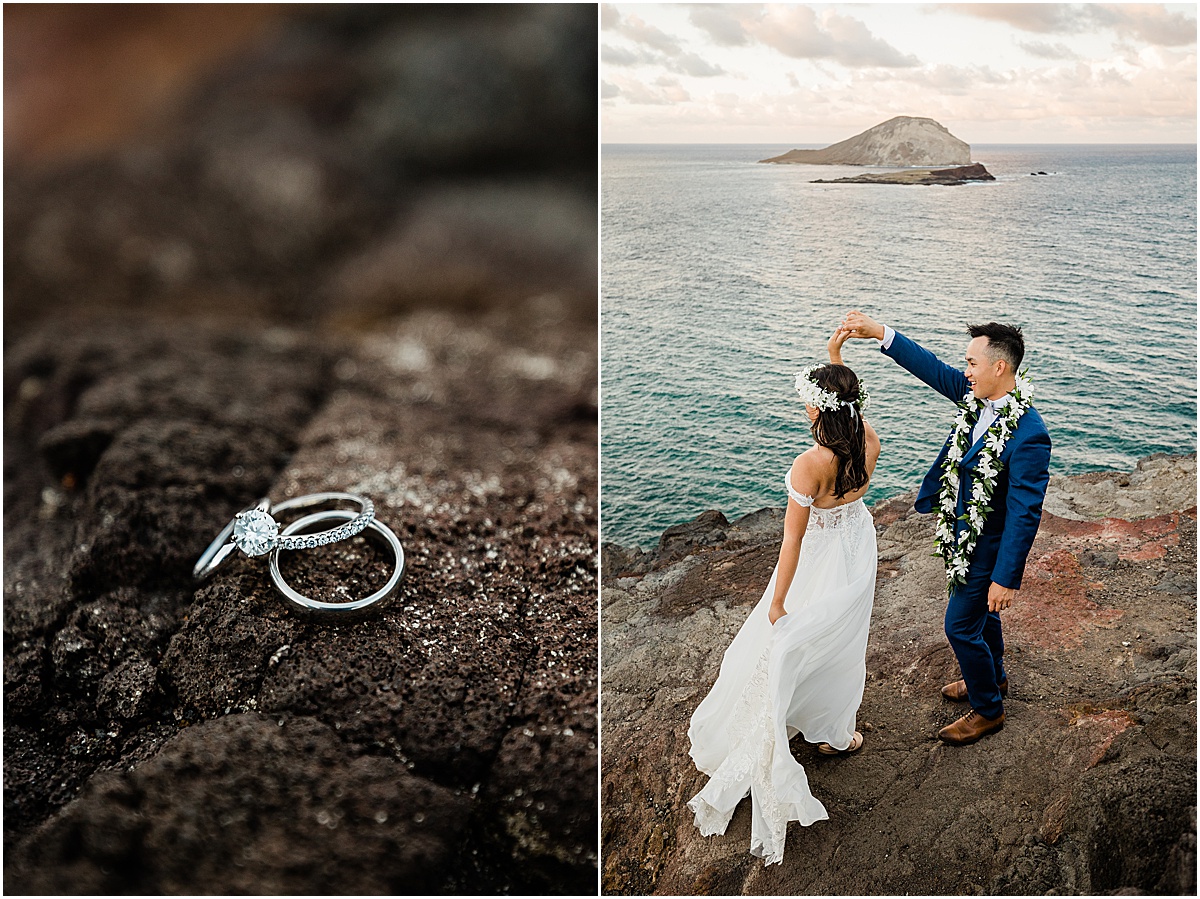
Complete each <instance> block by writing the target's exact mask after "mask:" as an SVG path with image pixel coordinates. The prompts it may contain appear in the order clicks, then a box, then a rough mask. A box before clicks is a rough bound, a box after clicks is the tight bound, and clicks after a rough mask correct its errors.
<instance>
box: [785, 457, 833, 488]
mask: <svg viewBox="0 0 1200 899" xmlns="http://www.w3.org/2000/svg"><path fill="white" fill-rule="evenodd" d="M831 465H832V466H833V467H834V470H835V471H836V469H837V456H835V455H834V454H833V450H831V449H829V448H828V447H825V446H812V447H809V448H808V449H806V450H805V451H804V452H802V453H801V454H800V455H798V456H797V457H796V459H795V461H793V462H792V467H791V470H790V471H789V472H788V475H789V477H790V479H791V483H792V486H793V487H794V488H795V489H796V490H799V491H800V492H801V493H804V492H805V487H809V488H811V489H812V490H818V489H820V485H821V483H822V482H823V481H824V480H825V479H826V475H827V474H828V471H829V467H830V466H831Z"/></svg>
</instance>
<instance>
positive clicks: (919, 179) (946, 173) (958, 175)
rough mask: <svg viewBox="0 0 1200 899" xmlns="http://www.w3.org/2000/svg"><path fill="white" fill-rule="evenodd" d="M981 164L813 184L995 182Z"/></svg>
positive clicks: (824, 180)
mask: <svg viewBox="0 0 1200 899" xmlns="http://www.w3.org/2000/svg"><path fill="white" fill-rule="evenodd" d="M995 180H996V179H995V177H993V175H992V173H991V172H989V171H988V170H987V169H985V168H984V167H983V165H982V164H981V163H978V162H976V163H974V164H973V165H961V166H956V167H955V168H952V169H904V170H903V171H900V172H867V173H866V174H862V175H852V176H850V177H849V178H829V179H825V178H818V179H816V180H815V181H812V182H810V183H812V184H944V185H946V186H952V185H955V184H967V183H968V182H970V181H995Z"/></svg>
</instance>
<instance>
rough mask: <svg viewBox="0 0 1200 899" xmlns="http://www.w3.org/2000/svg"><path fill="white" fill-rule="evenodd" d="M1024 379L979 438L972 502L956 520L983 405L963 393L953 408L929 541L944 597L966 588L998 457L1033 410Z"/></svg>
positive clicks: (1030, 389) (1018, 381)
mask: <svg viewBox="0 0 1200 899" xmlns="http://www.w3.org/2000/svg"><path fill="white" fill-rule="evenodd" d="M1028 375H1029V369H1023V370H1022V371H1021V372H1020V374H1018V375H1017V378H1016V386H1015V387H1014V388H1013V389H1012V390H1011V391H1009V394H1008V396H1009V397H1011V400H1010V402H1009V403H1008V404H1007V405H1005V407H1004V408H1003V409H1002V410H1001V411H1000V414H999V415H997V416H996V420H995V421H994V422H992V425H991V427H989V428H988V429H987V433H986V434H985V435H984V436H983V446H982V447H981V448H980V450H979V461H978V462H977V463H976V465H975V468H974V471H973V472H972V477H971V481H972V486H971V496H970V497H969V498H968V499H967V502H966V507H965V511H964V512H963V514H962V515H960V516H957V517H956V516H955V514H954V513H955V510H956V509H957V506H958V488H959V481H960V471H959V469H960V464H961V462H962V460H963V457H964V456H966V454H967V451H968V450H969V449H970V448H971V446H972V444H973V443H974V441H973V440H972V439H971V432H972V431H973V430H974V428H975V422H977V421H979V413H980V412H981V411H982V410H983V407H984V404H985V402H986V401H985V400H981V399H978V398H977V397H976V396H975V395H974V394H972V393H971V392H969V391H968V392H967V393H966V395H965V396H963V398H962V402H960V403H959V404H958V409H959V411H958V418H957V419H956V420H955V422H954V430H953V431H952V432H951V434H950V437H949V438H948V439H947V443H948V445H949V450H948V451H947V452H946V460H945V461H944V462H943V463H942V477H941V483H942V486H941V490H940V491H939V492H938V513H937V515H938V518H937V524H936V527H935V529H934V537H933V543H934V546H935V547H936V555H939V556H941V557H942V561H943V562H945V564H946V589H947V591H953V590H954V588H955V587H956V586H958V585H961V584H965V583H966V582H967V571H968V570H969V569H970V567H971V554H972V553H973V552H974V551H975V544H976V543H977V542H978V540H979V535H980V534H981V533H983V525H984V522H986V521H987V516H988V513H989V512H991V511H992V507H991V506H990V505H989V503H990V502H991V498H992V493H993V491H995V489H996V479H997V478H998V477H999V476H1000V472H1001V470H1003V468H1004V465H1003V464H1002V463H1001V462H1000V454H1001V453H1002V452H1004V446H1005V444H1006V443H1008V438H1009V437H1011V436H1012V435H1013V432H1014V431H1016V429H1017V422H1018V421H1020V419H1021V416H1022V415H1024V414H1025V412H1026V410H1028V409H1029V407H1030V406H1032V405H1033V385H1032V384H1031V383H1030V381H1029V376H1028ZM958 520H962V521H965V522H966V523H967V526H966V528H964V529H963V531H962V533H960V534H959V535H958V540H957V541H955V539H954V525H955V522H956V521H958Z"/></svg>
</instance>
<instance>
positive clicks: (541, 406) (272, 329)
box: [4, 5, 597, 894]
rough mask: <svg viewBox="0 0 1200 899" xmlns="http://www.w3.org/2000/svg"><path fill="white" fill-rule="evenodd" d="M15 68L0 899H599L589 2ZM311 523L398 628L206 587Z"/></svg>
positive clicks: (58, 27) (14, 42)
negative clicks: (383, 530) (121, 897)
mask: <svg viewBox="0 0 1200 899" xmlns="http://www.w3.org/2000/svg"><path fill="white" fill-rule="evenodd" d="M4 37H5V41H4V76H5V77H4V101H5V102H4V117H5V135H4V140H5V166H4V187H5V198H4V224H5V231H4V238H5V239H4V325H5V329H4V375H5V377H4V416H5V418H4V451H5V454H4V465H5V472H4V473H5V494H4V499H5V506H4V528H5V530H4V550H5V555H4V566H5V572H4V574H5V577H4V661H5V676H4V686H5V705H4V773H5V793H4V848H5V856H4V885H5V890H6V891H7V892H10V893H168V894H171V893H264V894H267V893H310V894H322V893H324V894H331V893H334V894H337V893H342V894H350V893H354V894H366V893H439V892H469V893H496V892H537V893H564V892H565V893H590V892H594V890H595V888H596V854H597V853H596V830H597V822H596V765H597V753H596V736H597V734H596V716H595V712H596V641H597V628H596V547H597V530H596V488H597V479H596V463H597V451H596V441H597V430H596V400H597V395H596V279H597V272H596V238H597V235H596V171H597V160H596V147H597V135H596V83H595V81H596V67H595V43H596V11H595V8H594V7H590V6H587V5H579V6H570V5H562V6H559V5H537V6H532V5H531V6H481V7H473V6H453V7H450V6H412V5H373V6H204V5H178V6H176V5H171V6H165V5H164V6H154V5H149V6H145V5H136V6H135V5H130V6H87V5H83V6H80V5H64V6H43V5H7V6H5V8H4ZM317 490H342V491H351V492H359V493H364V494H366V495H369V496H371V497H372V498H373V499H374V500H375V502H376V505H377V508H378V510H379V517H380V519H381V520H382V521H384V522H385V523H386V524H388V525H390V526H391V527H392V529H393V530H395V531H396V533H397V534H398V536H399V537H400V539H401V540H402V542H403V543H404V545H405V549H406V551H407V552H408V557H409V568H408V573H407V575H406V577H405V580H404V582H403V584H402V585H401V588H400V594H399V596H398V597H397V599H396V601H395V603H394V604H393V605H392V606H391V607H390V608H389V609H387V610H386V611H384V612H383V613H382V614H379V615H376V616H375V617H372V618H369V619H367V620H365V621H362V622H358V623H353V624H349V623H341V622H337V621H335V622H326V623H319V622H317V623H314V622H311V621H304V620H301V619H299V618H297V617H296V616H294V615H293V614H292V613H291V612H290V611H288V609H287V608H285V607H284V605H283V603H282V601H281V600H280V598H279V597H278V596H277V595H276V594H275V592H274V590H273V588H272V587H271V585H270V582H269V578H268V576H267V574H266V560H265V559H246V558H245V557H242V556H241V555H240V554H239V555H237V556H235V557H233V558H231V559H230V560H228V561H227V562H226V563H225V564H224V565H223V566H222V567H221V568H220V569H219V570H218V572H217V574H216V575H215V576H214V577H213V578H211V579H210V580H209V581H207V582H205V583H203V584H200V585H197V584H195V583H193V581H192V579H191V570H192V565H193V563H194V562H195V560H196V558H197V557H198V555H199V554H200V552H201V551H202V550H203V549H204V547H205V546H206V545H207V544H208V542H209V540H211V539H212V537H213V536H215V534H216V532H217V531H218V530H219V529H220V528H221V526H222V525H223V524H224V523H225V522H227V521H228V520H229V518H230V516H231V515H232V514H233V513H234V512H236V511H237V510H239V509H241V508H244V507H246V506H247V505H250V504H252V503H254V502H255V501H256V500H257V499H258V498H259V497H260V496H264V495H269V496H270V497H271V498H272V499H275V500H280V499H283V498H286V497H289V496H294V495H298V494H301V493H309V492H312V491H317ZM291 560H292V562H291V564H290V565H289V566H288V568H287V575H288V577H289V578H290V579H291V582H292V583H293V584H294V585H295V586H297V587H298V588H299V589H301V590H302V591H308V592H314V593H315V592H317V591H318V590H320V589H326V588H328V587H330V586H331V585H330V580H331V574H330V573H331V572H337V573H344V576H345V578H346V581H347V583H343V584H340V585H337V586H340V587H344V588H346V589H347V590H348V592H349V593H351V594H358V593H360V592H362V591H364V590H367V589H369V585H370V584H371V583H373V582H376V581H377V580H378V579H379V578H380V577H381V576H382V572H383V570H384V568H385V567H386V563H387V560H386V559H385V558H383V557H382V556H381V554H379V553H378V552H377V551H376V550H374V549H373V548H372V547H371V545H370V544H367V543H365V542H364V541H362V540H361V538H357V539H355V540H353V541H347V542H346V543H343V544H335V545H333V546H330V547H326V548H324V549H323V550H318V551H313V552H310V553H302V554H295V555H294V556H292V557H291ZM356 572H357V574H356Z"/></svg>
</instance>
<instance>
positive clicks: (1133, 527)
mask: <svg viewBox="0 0 1200 899" xmlns="http://www.w3.org/2000/svg"><path fill="white" fill-rule="evenodd" d="M1195 478H1196V457H1195V455H1194V454H1193V455H1187V456H1168V455H1162V454H1156V455H1154V456H1150V457H1148V458H1146V459H1143V460H1141V461H1140V462H1139V463H1138V465H1137V467H1136V468H1135V469H1134V470H1133V471H1128V472H1118V471H1106V472H1092V473H1088V474H1083V475H1075V476H1070V477H1061V476H1056V477H1054V478H1052V479H1051V485H1050V490H1049V492H1048V494H1047V501H1046V504H1045V509H1044V513H1043V523H1042V528H1041V530H1040V532H1039V535H1038V538H1037V540H1036V542H1035V544H1034V548H1033V552H1032V553H1031V555H1030V559H1029V563H1028V566H1027V569H1026V575H1025V579H1024V583H1023V585H1022V590H1021V592H1020V594H1019V596H1018V602H1017V604H1016V605H1015V606H1014V608H1013V609H1012V610H1011V611H1009V612H1006V613H1004V614H1005V636H1006V638H1007V640H1008V651H1007V655H1006V661H1007V663H1008V667H1009V674H1010V680H1011V683H1012V691H1011V692H1010V694H1009V699H1008V701H1007V704H1006V705H1007V708H1006V711H1007V713H1008V719H1009V720H1008V721H1007V723H1006V725H1005V727H1004V729H1003V730H1002V731H1000V732H999V733H997V734H995V735H993V736H991V737H989V738H988V739H986V740H984V741H982V742H980V743H979V744H976V745H975V746H973V747H948V746H945V745H943V744H941V743H940V742H939V741H938V740H937V739H936V733H937V730H938V728H939V727H941V726H943V725H945V724H947V723H949V722H950V721H952V720H953V719H954V718H955V717H957V716H958V715H959V714H961V712H962V709H961V708H960V707H959V706H958V705H956V704H953V703H950V702H948V701H946V700H944V699H942V697H941V696H940V694H939V688H940V686H941V685H942V684H943V683H946V682H947V681H949V680H953V679H955V678H957V677H958V672H957V665H956V663H955V661H954V657H953V654H952V652H951V651H950V648H949V646H948V644H947V642H946V639H945V636H944V634H943V632H942V614H943V611H944V608H945V604H944V599H943V596H944V592H943V591H944V587H943V575H942V571H941V567H940V563H939V561H938V560H937V559H936V558H934V557H933V555H932V551H931V545H932V518H931V516H926V515H919V514H917V513H916V512H915V511H914V510H913V509H912V498H913V495H914V494H911V493H910V494H907V495H905V496H899V497H893V498H890V499H888V500H884V501H881V502H880V503H877V504H876V505H875V506H874V508H873V510H872V511H873V514H874V516H875V523H876V530H877V533H878V537H879V554H880V564H879V576H878V582H877V587H876V596H875V610H874V613H873V615H872V629H871V637H870V642H869V644H868V649H867V659H866V662H867V685H866V690H865V693H864V698H863V705H862V707H861V709H860V712H859V727H860V730H862V731H863V732H864V734H865V735H866V740H867V742H866V746H865V748H864V750H863V751H862V752H860V753H858V754H856V755H854V756H852V757H847V758H836V759H827V758H825V757H822V756H820V755H819V754H818V753H817V752H816V749H815V747H813V746H810V745H808V744H806V743H804V742H803V740H801V739H799V738H797V739H796V740H794V741H793V742H792V751H793V753H794V754H795V755H796V757H797V759H799V760H800V761H801V762H802V763H803V764H804V765H805V768H806V769H807V771H808V775H809V778H810V781H811V783H812V788H813V791H814V793H815V794H816V795H817V796H818V798H820V799H821V800H822V801H823V802H824V803H825V804H826V806H827V808H828V809H829V813H830V820H828V821H823V822H818V823H817V824H815V825H814V826H812V827H808V828H803V827H799V826H798V825H795V824H793V825H791V826H790V827H789V831H788V846H787V855H786V856H785V858H784V862H783V864H782V865H774V866H771V867H770V868H765V867H764V866H763V865H762V863H761V861H760V860H758V859H755V858H753V857H752V856H750V855H749V853H748V847H749V828H750V810H749V803H743V805H742V807H740V808H739V809H738V811H737V813H736V814H735V815H734V818H733V821H732V822H731V824H730V827H729V829H728V831H727V833H726V834H725V835H724V836H720V837H711V838H707V839H706V838H704V837H701V836H700V835H699V832H698V831H697V830H696V829H695V827H694V825H693V823H692V821H691V816H690V814H689V813H688V811H687V808H686V802H687V800H688V799H689V798H690V797H691V796H692V795H694V794H695V793H696V792H697V791H698V790H699V789H700V787H701V786H702V785H703V783H704V776H703V775H701V774H700V773H699V772H697V771H696V770H695V767H694V766H693V765H692V763H691V760H690V759H689V758H688V755H687V736H686V732H687V722H688V718H689V716H690V714H691V712H692V710H693V709H694V708H695V706H696V704H697V703H698V702H699V700H700V699H701V698H702V697H703V696H704V694H705V693H706V692H707V691H708V689H709V687H711V685H712V682H713V680H714V679H715V677H716V673H717V669H718V667H719V665H720V660H721V656H722V654H723V653H724V651H725V648H726V646H727V645H728V643H729V641H730V639H732V637H733V635H734V634H735V633H736V632H737V629H738V628H739V627H740V626H741V624H742V622H743V621H744V619H745V616H746V614H747V612H748V611H749V609H750V608H751V607H752V605H753V604H754V603H755V602H756V601H757V600H758V599H759V597H760V596H761V592H762V589H763V587H764V586H765V584H766V583H767V580H768V579H769V577H770V573H771V570H772V568H773V566H774V563H775V557H776V554H777V549H778V539H779V533H780V524H781V520H782V514H781V510H774V509H764V510H760V511H759V512H755V513H752V514H751V515H749V516H744V517H743V518H739V519H736V520H734V521H732V522H729V524H728V527H727V528H723V529H724V530H725V532H726V539H725V541H723V542H720V543H712V542H708V540H709V538H710V537H711V536H712V535H713V529H712V528H711V527H699V528H693V529H692V533H694V534H695V535H696V538H697V539H696V540H695V543H694V545H693V546H692V548H691V550H690V552H685V551H684V550H683V547H682V546H681V543H680V539H681V538H677V539H676V540H674V541H672V542H671V543H670V545H668V546H666V547H664V546H662V545H661V544H660V547H659V548H656V549H655V550H653V551H649V552H646V551H643V550H640V549H639V550H628V549H624V548H621V547H615V546H613V545H606V546H604V548H603V550H604V554H603V558H602V566H603V567H602V578H601V616H602V629H601V634H602V654H603V658H604V691H603V697H602V704H603V705H602V707H603V715H604V753H603V758H602V785H601V797H602V803H603V805H602V820H601V834H602V840H603V874H602V877H603V889H604V892H605V893H609V894H639V893H643V894H644V893H662V894H689V893H713V894H716V893H725V894H775V895H789V894H843V893H844V894H851V893H855V894H867V895H870V894H875V893H880V894H885V893H890V894H898V893H922V894H933V895H939V894H947V895H953V894H961V893H964V892H965V893H968V894H969V893H972V892H976V893H992V894H1022V893H1023V894H1046V893H1103V892H1150V893H1168V894H1171V893H1179V894H1188V893H1193V892H1194V890H1195V864H1196V863H1195V805H1196V781H1195V771H1196V736H1195V735H1196V722H1195V704H1194V703H1195V698H1196V637H1195V633H1196V604H1195V593H1196V578H1195V571H1196V507H1195V505H1194V502H1195V499H1194V497H1195V495H1196V494H1195V486H1196V481H1195ZM706 514H707V515H708V519H709V521H710V523H711V522H713V521H716V518H715V515H716V513H706ZM684 530H685V529H679V530H677V531H676V533H677V534H682V533H683V532H684ZM664 550H665V551H664ZM947 847H955V848H954V855H953V857H951V855H949V854H947Z"/></svg>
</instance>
